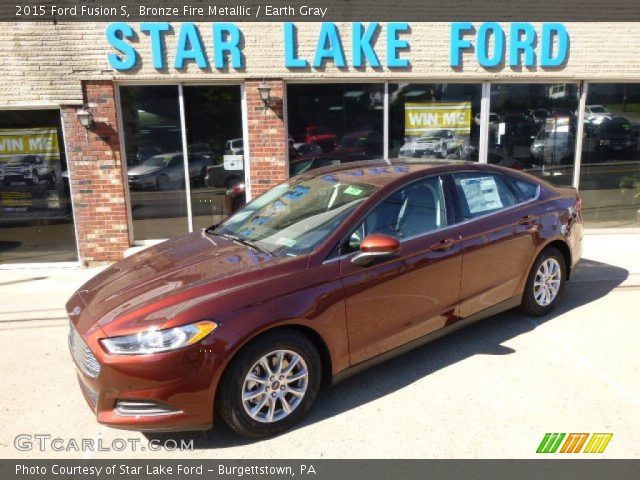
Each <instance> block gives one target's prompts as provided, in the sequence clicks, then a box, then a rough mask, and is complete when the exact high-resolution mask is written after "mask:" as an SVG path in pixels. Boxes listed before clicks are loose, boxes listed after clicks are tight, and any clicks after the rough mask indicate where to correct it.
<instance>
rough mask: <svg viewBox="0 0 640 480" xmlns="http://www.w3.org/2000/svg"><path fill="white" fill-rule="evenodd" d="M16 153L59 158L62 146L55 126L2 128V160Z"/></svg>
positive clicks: (0, 141)
mask: <svg viewBox="0 0 640 480" xmlns="http://www.w3.org/2000/svg"><path fill="white" fill-rule="evenodd" d="M16 155H40V156H42V157H44V158H46V159H49V160H59V158H60V147H59V144H58V132H57V130H56V129H55V128H24V129H0V162H8V161H9V160H11V158H13V157H15V156H16Z"/></svg>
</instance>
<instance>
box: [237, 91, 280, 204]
mask: <svg viewBox="0 0 640 480" xmlns="http://www.w3.org/2000/svg"><path fill="white" fill-rule="evenodd" d="M262 82H263V81H262V80H247V82H246V96H247V120H248V122H247V123H248V129H249V157H250V159H249V161H250V162H251V168H250V177H251V194H252V197H253V198H255V197H257V196H258V195H260V194H262V193H264V192H265V191H267V190H269V189H270V188H271V187H273V186H274V185H277V184H278V183H280V182H282V181H283V180H286V179H287V177H288V172H287V150H288V145H287V142H288V139H287V137H288V135H287V133H286V130H285V124H284V95H285V84H284V82H283V81H282V80H279V79H270V80H266V81H265V83H266V84H267V85H269V86H270V87H271V92H270V97H271V100H270V102H269V107H268V108H267V109H266V110H265V106H264V103H263V102H262V100H261V99H260V92H258V86H259V85H260V84H261V83H262Z"/></svg>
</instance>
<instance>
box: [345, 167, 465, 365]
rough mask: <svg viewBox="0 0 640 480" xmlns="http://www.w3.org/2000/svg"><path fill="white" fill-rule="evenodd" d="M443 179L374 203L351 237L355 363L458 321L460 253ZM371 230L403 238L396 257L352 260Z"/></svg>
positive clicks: (350, 321) (349, 306)
mask: <svg viewBox="0 0 640 480" xmlns="http://www.w3.org/2000/svg"><path fill="white" fill-rule="evenodd" d="M446 205H447V201H446V198H445V195H444V190H443V186H442V181H441V178H440V177H437V176H436V177H429V178H425V179H422V180H419V181H415V182H413V183H411V184H408V185H407V186H405V187H403V188H401V189H398V190H396V191H395V192H393V193H391V194H390V195H389V196H387V197H386V198H385V199H384V200H383V201H382V202H380V203H379V204H378V205H377V206H375V207H374V208H373V209H372V210H371V211H370V212H369V214H368V215H366V217H365V219H364V221H363V222H362V223H361V224H360V225H359V226H358V228H357V229H356V230H355V231H354V232H353V234H352V235H350V236H349V237H348V238H347V239H345V244H346V245H347V248H350V249H351V251H352V253H351V254H348V255H345V256H343V257H342V258H341V260H340V270H341V276H342V281H343V285H344V290H345V297H346V313H347V328H348V336H349V350H350V361H351V364H352V365H354V364H357V363H360V362H362V361H364V360H367V359H369V358H371V357H374V356H376V355H379V354H381V353H384V352H386V351H388V350H391V349H393V348H395V347H398V346H400V345H403V344H405V343H407V342H410V341H411V340H414V339H416V338H419V337H421V336H423V335H425V334H427V333H430V332H432V331H434V330H438V329H439V328H442V327H444V326H445V325H447V324H448V323H451V322H453V321H455V318H456V316H455V314H456V306H457V303H458V299H459V287H460V273H461V266H462V262H461V256H460V247H459V243H458V241H457V239H458V233H457V227H454V226H453V227H452V226H451V223H452V222H451V217H450V216H448V214H447V206H446ZM372 233H381V234H386V235H390V236H393V237H395V238H397V239H398V240H399V241H400V244H401V251H400V254H399V255H398V256H397V257H394V258H387V259H385V260H382V261H380V262H379V263H376V264H373V265H370V266H366V267H363V266H358V265H354V264H353V263H351V259H352V257H353V255H355V252H357V249H358V246H359V243H360V241H361V240H362V239H363V238H364V237H365V236H367V235H370V234H372Z"/></svg>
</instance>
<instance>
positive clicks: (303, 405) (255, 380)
mask: <svg viewBox="0 0 640 480" xmlns="http://www.w3.org/2000/svg"><path fill="white" fill-rule="evenodd" d="M321 377H322V361H321V359H320V354H319V353H318V350H317V349H316V347H315V345H314V344H313V342H311V340H310V339H309V338H308V337H307V336H305V335H303V334H302V333H300V332H298V331H297V330H293V329H288V328H287V329H277V330H273V331H271V332H267V333H265V334H263V335H261V336H259V337H258V338H257V339H255V340H254V341H252V342H250V343H249V344H248V345H247V346H246V347H244V348H243V349H242V350H240V352H238V353H237V354H236V356H235V357H234V358H233V359H232V360H231V363H230V364H229V367H228V368H227V370H226V371H225V373H224V375H223V376H222V379H221V380H220V386H219V388H218V395H217V397H216V409H217V410H218V413H219V414H220V416H221V417H222V418H223V419H224V420H225V422H226V423H227V424H228V425H229V426H230V427H231V428H232V429H233V430H235V431H236V432H237V433H239V434H240V435H244V436H245V437H250V438H259V437H266V436H271V435H276V434H278V433H281V432H282V431H284V430H286V429H288V428H289V427H291V426H292V425H294V424H295V423H297V422H298V421H300V420H301V419H302V417H304V416H305V414H306V413H307V412H308V411H309V409H310V408H311V405H312V404H313V401H314V400H315V398H316V396H317V394H318V391H319V390H320V383H321Z"/></svg>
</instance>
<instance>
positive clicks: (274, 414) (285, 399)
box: [242, 350, 309, 423]
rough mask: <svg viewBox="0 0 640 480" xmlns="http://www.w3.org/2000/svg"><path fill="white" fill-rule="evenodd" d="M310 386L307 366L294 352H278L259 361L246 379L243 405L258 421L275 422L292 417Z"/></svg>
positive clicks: (243, 388)
mask: <svg viewBox="0 0 640 480" xmlns="http://www.w3.org/2000/svg"><path fill="white" fill-rule="evenodd" d="M308 385H309V371H308V370H307V364H306V363H305V361H304V360H303V359H302V357H301V356H300V355H297V354H295V353H294V352H292V351H291V350H277V351H274V352H271V353H268V354H267V355H264V356H263V357H262V358H260V360H258V361H257V362H256V363H255V364H254V365H253V367H252V368H251V370H249V373H248V374H247V376H246V377H245V379H244V385H243V387H242V404H243V405H244V409H245V411H246V412H247V414H248V415H249V416H250V417H251V418H253V419H254V420H256V421H258V422H264V423H272V422H277V421H279V420H282V419H283V418H285V417H287V416H288V415H289V414H291V413H292V412H293V411H294V410H295V409H296V408H298V406H299V405H300V403H301V402H302V399H303V398H304V396H305V394H306V393H307V386H308Z"/></svg>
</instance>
